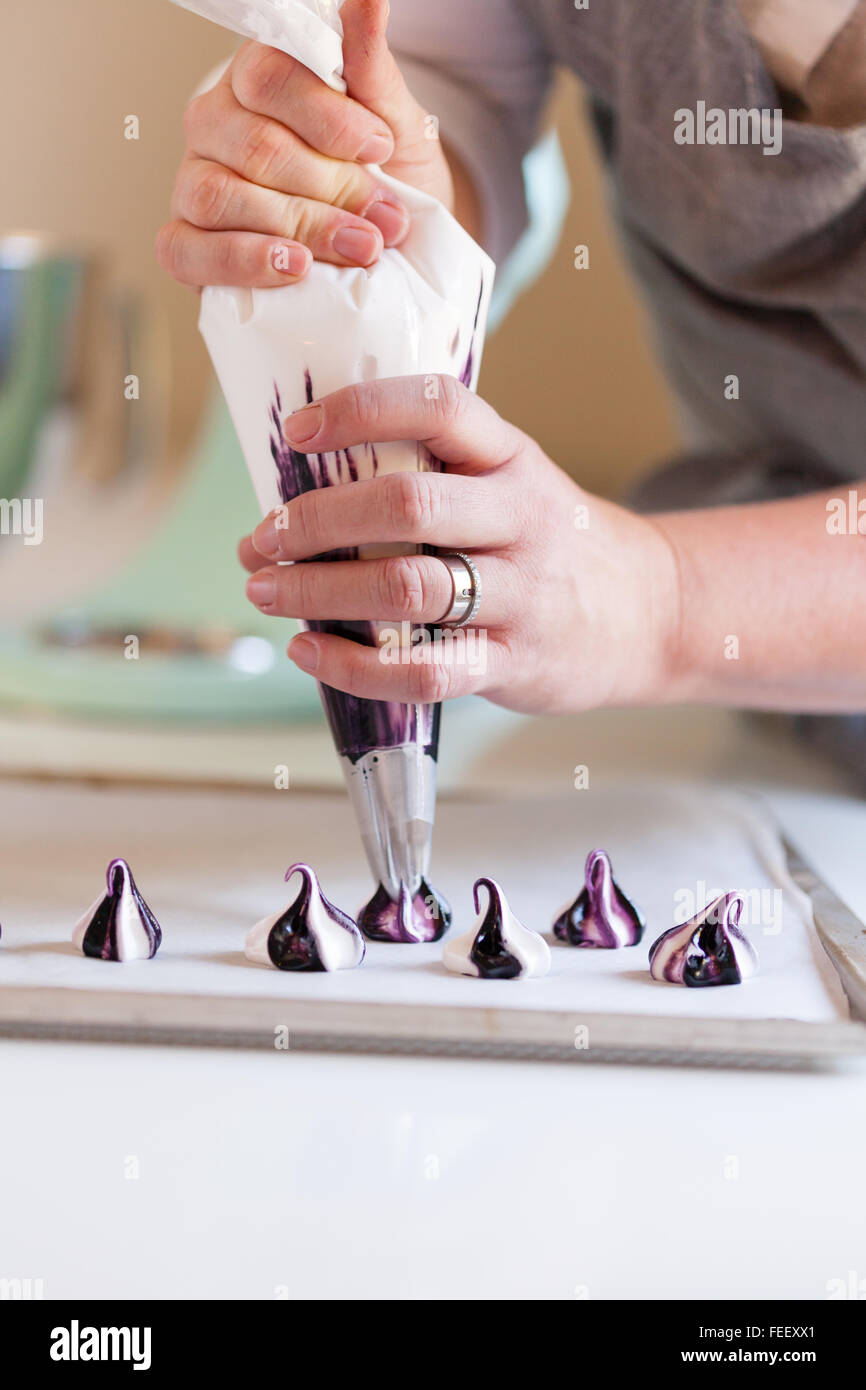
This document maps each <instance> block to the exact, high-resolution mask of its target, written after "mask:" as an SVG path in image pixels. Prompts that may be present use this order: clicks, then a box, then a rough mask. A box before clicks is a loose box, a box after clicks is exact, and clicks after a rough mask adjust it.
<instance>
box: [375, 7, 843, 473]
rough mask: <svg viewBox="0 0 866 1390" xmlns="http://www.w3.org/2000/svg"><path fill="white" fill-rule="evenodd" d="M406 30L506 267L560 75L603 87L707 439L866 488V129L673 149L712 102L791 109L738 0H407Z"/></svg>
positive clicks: (622, 207) (663, 349)
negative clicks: (773, 454)
mask: <svg viewBox="0 0 866 1390" xmlns="http://www.w3.org/2000/svg"><path fill="white" fill-rule="evenodd" d="M815 3H816V4H820V0H815ZM391 25H392V31H393V34H394V38H395V47H396V49H397V52H398V55H399V56H400V58H401V65H403V66H404V70H406V71H407V79H408V80H409V82H410V86H412V88H413V90H415V91H416V94H417V95H418V96H419V99H420V100H421V101H422V102H426V104H427V106H428V109H429V110H431V111H435V112H436V113H437V114H440V125H441V130H442V133H443V134H444V135H445V136H446V137H447V138H449V139H451V140H453V142H454V143H455V145H456V146H457V147H458V148H459V149H460V150H461V152H462V153H464V155H465V158H466V162H467V164H468V165H469V167H470V169H471V170H472V171H473V172H474V173H475V175H476V177H477V180H478V184H479V188H480V191H481V196H482V202H483V205H484V209H485V215H486V218H487V226H488V230H489V240H490V242H491V249H492V250H493V251H494V254H498V255H500V256H501V255H502V254H504V253H507V251H508V250H509V249H510V247H511V246H512V245H513V244H514V242H515V241H516V240H517V238H518V236H519V234H520V232H521V230H522V228H523V226H524V225H525V220H526V213H525V207H524V202H523V187H522V176H521V157H522V155H523V154H525V152H526V151H527V150H528V149H529V148H530V147H531V145H532V143H533V141H534V138H535V132H536V128H537V121H538V116H539V112H540V110H541V108H542V106H543V103H544V99H545V96H546V93H547V91H548V89H549V84H550V81H551V78H552V74H553V71H554V67H555V65H556V64H561V65H566V66H568V67H569V68H571V69H572V70H573V71H574V72H575V73H576V74H577V76H578V77H579V78H580V79H581V80H582V81H583V82H584V83H585V84H586V87H587V89H588V91H589V93H590V95H591V98H592V102H593V111H594V117H595V122H596V127H597V130H598V133H599V137H600V141H601V146H602V150H603V153H604V158H605V161H606V164H607V168H608V170H609V175H610V179H609V183H610V193H611V199H612V203H613V207H614V210H615V215H616V219H617V222H618V226H619V228H620V231H621V234H622V238H623V243H624V246H625V249H626V252H627V255H628V258H629V260H630V263H631V265H632V267H633V269H634V272H635V274H636V276H637V279H638V282H639V286H640V288H641V290H642V292H643V295H644V297H645V299H646V301H647V303H648V305H649V308H650V310H651V313H652V318H653V322H654V325H655V331H656V335H657V340H658V345H659V350H660V353H661V356H662V359H663V361H664V363H665V365H666V369H667V372H668V375H669V377H670V380H671V383H672V385H673V387H674V389H675V391H676V393H677V396H678V399H679V401H680V403H681V407H682V410H683V414H684V418H685V421H686V424H687V428H688V433H689V435H690V437H691V441H692V442H693V443H694V444H695V445H696V446H699V447H701V448H708V449H713V450H716V451H721V452H726V453H727V452H736V453H739V454H743V453H746V454H748V453H752V452H761V453H762V454H764V455H766V452H767V450H768V449H769V450H771V451H772V450H773V449H778V450H779V452H780V453H784V454H786V455H788V456H792V455H793V456H794V457H800V456H802V457H804V458H805V457H808V456H809V455H812V456H814V458H815V459H816V460H817V462H818V463H819V464H823V465H825V467H826V468H828V469H830V470H832V471H833V472H834V473H836V474H838V475H839V476H841V477H844V478H852V479H853V478H857V477H860V476H866V466H864V445H866V125H857V126H854V127H851V128H848V129H830V128H825V127H821V126H818V125H814V124H810V123H808V122H806V121H802V120H795V119H793V118H791V117H789V116H786V117H785V118H784V119H783V120H782V124H781V148H780V149H779V151H778V153H775V154H765V153H764V145H762V144H760V143H694V144H688V143H678V141H677V139H675V134H676V132H677V130H678V129H679V130H680V132H681V134H682V132H683V131H684V130H685V120H684V118H683V117H682V116H679V117H678V116H677V113H678V112H681V111H682V110H684V109H685V110H688V111H690V112H691V113H693V115H694V118H695V122H696V130H703V129H704V128H705V126H706V122H705V121H704V120H703V117H702V112H706V113H707V119H708V120H711V119H712V118H711V117H710V114H709V113H710V112H711V109H712V108H718V109H721V111H723V112H724V113H725V116H726V118H727V114H728V112H729V111H731V110H734V111H737V110H740V109H743V108H745V109H756V110H759V111H760V110H766V111H767V113H768V116H767V118H766V119H768V120H771V119H772V117H771V116H770V115H769V113H772V112H774V111H776V110H778V108H780V107H781V106H782V105H783V101H784V100H785V98H784V97H783V94H781V93H780V91H779V89H778V88H777V87H776V85H775V82H774V80H773V78H772V76H771V74H770V72H769V70H768V68H767V66H766V65H765V60H764V58H762V56H761V53H760V51H759V49H758V47H757V45H756V43H755V41H754V39H753V37H752V35H751V33H750V32H749V30H748V29H747V27H746V25H745V22H744V20H743V18H742V16H741V13H740V10H739V9H738V6H737V3H736V0H589V3H588V8H587V9H577V8H576V7H575V4H574V0H472V3H471V5H469V6H467V5H466V2H465V0H437V4H436V5H434V6H431V5H429V4H428V3H426V0H424V3H423V4H422V3H420V0H393V4H392V16H391ZM859 80H860V82H861V83H866V74H863V75H861V77H860V79H859ZM700 103H704V104H705V105H704V106H700V105H699V104H700ZM749 129H750V131H751V129H752V128H751V127H749ZM766 129H767V139H766V141H765V143H767V144H769V143H772V141H771V139H770V127H769V126H768V127H767V128H766ZM774 129H775V128H774ZM717 131H718V125H716V132H717ZM752 133H753V134H754V132H752ZM713 138H714V136H713V134H712V133H710V134H708V139H709V140H712V139H713ZM732 375H735V376H736V377H737V378H738V381H739V398H738V399H726V394H725V383H726V378H729V377H730V376H732ZM729 394H730V392H729Z"/></svg>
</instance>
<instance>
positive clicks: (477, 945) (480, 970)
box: [442, 878, 550, 980]
mask: <svg viewBox="0 0 866 1390" xmlns="http://www.w3.org/2000/svg"><path fill="white" fill-rule="evenodd" d="M479 888H486V889H487V910H486V912H485V913H484V916H483V917H482V918H481V920H480V921H479V922H476V924H475V926H474V927H473V928H472V931H469V932H466V933H465V934H464V935H463V936H458V937H455V938H454V940H453V941H446V943H445V948H444V950H443V952H442V964H443V965H444V966H445V968H446V969H447V970H453V971H454V973H455V974H457V975H474V976H476V977H477V978H479V979H482V980H518V979H521V978H524V977H527V976H530V975H546V974H547V972H548V971H549V969H550V947H549V946H548V944H547V942H546V941H545V940H544V938H543V937H542V936H539V935H538V932H534V931H530V929H529V927H525V926H524V925H523V923H522V922H518V920H517V918H516V917H515V915H514V913H513V912H512V911H511V908H510V907H509V906H508V903H507V901H506V898H505V894H504V893H503V891H502V889H501V888H500V886H499V884H498V883H497V882H496V880H495V879H492V878H479V879H478V880H477V882H476V884H475V886H474V888H473V890H472V893H473V897H474V899H475V911H476V912H478V913H480V912H481V908H480V906H479V903H478V890H479Z"/></svg>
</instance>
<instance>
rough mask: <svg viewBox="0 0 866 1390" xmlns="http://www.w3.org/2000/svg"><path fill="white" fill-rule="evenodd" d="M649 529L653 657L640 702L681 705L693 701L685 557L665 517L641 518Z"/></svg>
mask: <svg viewBox="0 0 866 1390" xmlns="http://www.w3.org/2000/svg"><path fill="white" fill-rule="evenodd" d="M642 520H643V521H644V523H645V525H646V527H647V529H648V547H647V553H648V562H647V571H646V572H647V577H648V579H649V584H648V586H647V610H648V611H647V630H648V632H649V634H650V654H649V659H648V662H647V680H646V688H645V690H644V692H643V698H642V701H641V703H643V704H646V705H666V704H682V703H685V702H687V701H688V700H689V698H691V694H692V692H691V680H690V673H689V671H688V669H687V662H686V653H687V651H688V643H687V642H686V640H685V618H686V595H685V586H684V582H683V574H684V565H683V556H682V554H681V551H680V548H679V546H678V544H677V536H676V534H675V533H674V534H672V533H671V531H670V530H669V529H668V527H667V526H666V525H665V523H664V518H660V517H644V518H642Z"/></svg>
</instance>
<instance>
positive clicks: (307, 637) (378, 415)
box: [240, 377, 680, 713]
mask: <svg viewBox="0 0 866 1390" xmlns="http://www.w3.org/2000/svg"><path fill="white" fill-rule="evenodd" d="M284 433H285V436H286V438H287V440H288V441H289V442H290V443H291V444H292V446H293V447H295V448H297V449H299V450H302V451H303V452H305V453H310V454H313V453H325V452H330V451H331V450H335V449H345V448H351V447H352V446H355V445H361V444H363V443H366V442H368V441H369V442H371V443H379V442H386V441H389V440H399V439H417V440H420V441H422V442H423V443H424V444H425V445H426V447H427V448H428V449H429V450H430V451H431V453H432V454H434V456H435V457H436V458H439V459H441V460H442V462H443V464H444V466H445V468H446V469H447V471H445V472H442V473H439V472H425V473H396V474H390V475H388V474H386V475H383V476H380V477H377V478H373V479H372V480H370V481H365V482H357V483H345V484H341V485H339V486H337V487H331V488H322V489H320V490H318V491H313V492H307V493H304V494H303V495H302V496H300V497H298V498H297V499H296V500H294V501H292V502H290V503H288V504H287V505H286V506H285V507H283V508H280V509H279V511H278V512H276V513H272V514H271V516H270V517H267V518H266V519H265V520H264V521H263V522H262V523H261V525H260V526H258V527H257V528H256V530H255V532H254V533H253V535H252V536H251V537H249V536H248V537H247V538H246V539H245V540H243V541H242V542H241V546H240V556H241V560H242V562H243V564H244V565H245V567H246V568H247V569H248V570H250V571H252V578H251V579H250V580H248V582H247V594H248V597H249V598H250V599H251V600H252V602H253V603H254V604H255V605H256V607H257V608H259V609H260V611H261V612H263V613H269V614H274V615H279V616H282V617H292V618H302V619H303V618H306V619H320V620H329V619H330V620H341V619H342V620H352V619H354V620H359V619H370V620H373V621H376V622H378V623H380V624H382V623H384V624H392V625H394V626H395V628H397V629H399V626H400V624H401V623H403V622H409V623H411V624H432V625H434V627H435V625H436V624H437V623H438V622H439V621H440V620H441V619H442V617H443V615H444V614H445V612H446V610H447V609H448V607H449V604H450V601H451V596H452V586H451V579H450V576H449V572H448V569H447V568H446V566H445V565H444V564H443V563H442V561H441V560H439V559H437V558H436V556H435V555H405V556H400V555H397V556H393V555H392V556H390V557H389V558H385V559H359V560H353V561H340V560H334V561H315V560H311V559H310V557H312V556H316V555H321V554H323V553H324V552H327V551H329V550H336V549H339V548H342V547H351V546H367V545H378V544H394V543H398V544H400V545H405V546H407V547H409V546H412V545H428V546H436V547H437V548H438V549H440V550H442V551H444V552H449V551H455V550H461V551H465V552H467V553H468V554H470V555H471V556H472V559H473V560H474V561H475V564H476V566H477V567H478V570H479V573H480V575H481V581H482V601H481V606H480V609H479V612H478V614H477V616H476V619H475V621H474V622H473V624H472V627H473V628H475V629H481V630H482V633H483V637H481V634H479V637H477V638H476V639H475V640H474V641H472V642H467V643H465V644H463V643H461V642H460V641H459V640H454V635H453V633H452V630H451V629H444V631H445V632H448V633H452V638H451V640H448V641H442V642H437V641H436V640H435V639H434V640H432V641H430V642H429V643H425V644H424V659H423V660H420V659H416V660H411V661H407V662H405V663H402V662H401V663H395V662H393V660H387V659H386V654H385V649H384V648H376V647H367V646H363V645H362V644H360V643H357V642H352V641H350V640H348V639H347V638H342V637H337V636H333V635H328V634H325V633H312V632H310V633H306V632H305V633H303V634H301V635H299V636H297V637H295V638H294V639H293V640H292V642H291V644H290V646H289V656H290V657H291V658H292V660H293V661H295V662H296V664H297V665H298V666H300V667H301V668H302V669H303V670H305V671H309V672H311V673H313V674H314V675H315V676H316V678H317V680H319V681H322V682H323V683H324V684H326V685H330V686H334V687H335V688H336V689H338V690H345V691H348V692H350V693H351V694H353V695H358V696H362V697H366V698H369V699H375V700H398V701H407V702H415V701H420V702H427V701H433V702H435V701H438V700H444V699H450V698H452V697H454V696H456V695H465V694H470V693H471V694H480V695H484V696H486V697H487V698H488V699H490V700H493V701H495V702H496V703H497V704H501V705H506V706H508V707H509V708H511V709H515V710H521V711H529V712H534V713H545V712H548V713H560V712H566V711H570V710H578V709H586V708H588V707H591V706H596V705H627V704H653V703H661V702H664V701H666V700H668V699H670V698H675V697H676V694H677V691H676V690H675V689H674V687H675V685H676V682H677V668H678V652H677V637H678V631H679V615H680V593H679V580H678V566H677V562H676V557H675V555H674V553H673V550H672V548H671V544H670V542H669V540H668V539H667V537H666V536H665V534H664V532H663V531H662V530H661V529H660V528H659V527H657V526H656V525H655V523H654V522H653V521H652V520H650V519H648V518H646V517H639V516H635V515H633V514H632V513H630V512H628V511H625V510H624V509H622V508H621V507H618V506H615V505H614V504H613V503H611V502H607V501H604V500H603V499H601V498H599V497H594V496H591V495H590V494H589V493H586V492H584V491H582V489H581V488H580V487H578V485H577V484H576V483H575V482H573V481H572V480H571V478H569V477H568V476H567V474H565V473H564V472H563V471H562V470H561V469H560V468H558V467H557V466H556V465H555V464H554V463H553V462H552V461H551V460H550V459H549V458H547V456H546V455H545V454H544V453H543V452H542V450H541V449H540V448H539V446H538V445H537V444H536V443H535V442H534V441H533V440H532V439H530V438H528V436H526V435H525V434H523V433H522V432H521V431H520V430H518V429H516V428H515V427H514V426H513V425H509V424H508V423H507V422H506V421H505V420H502V419H501V418H500V417H499V416H498V415H497V414H496V412H495V411H494V410H493V409H492V408H491V407H490V406H489V405H487V404H486V403H485V402H484V401H482V400H480V399H479V398H478V397H477V396H475V395H473V394H472V392H470V391H468V390H466V388H465V387H463V386H461V385H460V383H459V382H457V381H456V380H455V379H454V378H452V377H395V378H393V379H391V380H388V381H375V382H369V383H365V384H363V385H358V386H349V387H346V388H345V389H344V390H342V391H336V392H334V394H333V395H330V396H326V397H324V398H323V399H322V400H320V401H317V402H315V403H314V404H313V405H310V406H307V407H306V408H304V409H303V410H300V411H298V412H296V413H295V414H294V415H292V416H290V417H289V418H288V419H287V420H286V422H285V424H284ZM285 560H307V561H309V563H307V564H302V565H281V564H279V563H278V562H279V561H285ZM479 638H480V640H479ZM482 658H483V659H482Z"/></svg>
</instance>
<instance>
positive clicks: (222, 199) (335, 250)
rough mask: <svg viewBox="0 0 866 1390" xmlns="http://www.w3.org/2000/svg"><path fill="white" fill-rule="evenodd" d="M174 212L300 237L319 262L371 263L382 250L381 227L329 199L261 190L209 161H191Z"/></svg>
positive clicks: (207, 222)
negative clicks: (342, 208) (293, 195)
mask: <svg viewBox="0 0 866 1390" xmlns="http://www.w3.org/2000/svg"><path fill="white" fill-rule="evenodd" d="M172 212H173V215H174V216H175V217H176V218H180V219H181V220H182V221H184V222H190V223H192V225H193V226H195V227H201V228H202V229H203V230H204V231H209V232H214V231H232V232H236V231H247V232H259V233H263V234H264V235H270V236H275V237H280V238H281V239H284V240H292V241H299V242H301V243H302V244H303V245H304V246H308V247H309V248H310V250H311V251H312V253H313V255H314V256H315V258H316V260H319V261H332V262H333V263H335V264H336V265H363V266H366V265H371V264H372V262H373V261H374V260H376V259H377V258H378V257H379V256H380V255H381V253H382V249H383V246H384V242H383V239H382V233H381V232H380V231H379V229H378V227H374V226H372V225H371V223H370V222H369V221H364V220H363V219H362V218H360V217H355V216H353V215H352V214H351V213H348V212H343V211H342V210H341V209H340V208H335V207H332V206H331V205H330V204H329V203H319V202H314V201H313V200H312V199H309V198H298V197H292V196H289V195H287V194H285V193H277V192H275V191H274V190H273V189H271V188H260V187H259V186H258V185H257V184H255V183H250V182H249V181H248V180H246V179H242V178H240V176H239V175H238V174H235V173H234V172H233V171H232V170H231V169H226V168H225V167H224V166H223V165H221V164H215V163H213V162H212V161H211V160H206V159H194V158H191V159H185V160H184V162H183V164H182V165H181V167H180V171H179V173H178V176H177V183H176V185H175V193H174V199H173V202H172Z"/></svg>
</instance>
